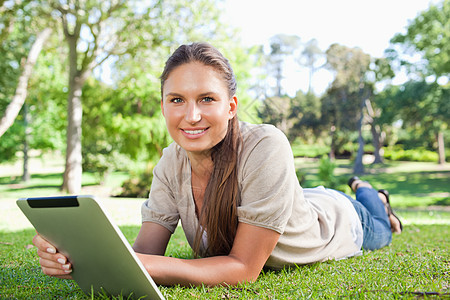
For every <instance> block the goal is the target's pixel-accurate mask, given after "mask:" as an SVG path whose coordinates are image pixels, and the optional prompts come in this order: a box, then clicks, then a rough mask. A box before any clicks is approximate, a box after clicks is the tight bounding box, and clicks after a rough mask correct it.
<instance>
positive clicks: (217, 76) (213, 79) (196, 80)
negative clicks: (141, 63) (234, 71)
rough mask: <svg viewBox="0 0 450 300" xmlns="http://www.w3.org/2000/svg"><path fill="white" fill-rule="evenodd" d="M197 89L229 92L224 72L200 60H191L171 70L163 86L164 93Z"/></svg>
mask: <svg viewBox="0 0 450 300" xmlns="http://www.w3.org/2000/svg"><path fill="white" fill-rule="evenodd" d="M196 90H203V91H202V92H205V90H209V91H211V92H216V93H218V92H224V91H226V92H228V89H227V85H226V82H225V79H224V78H223V76H222V74H221V73H220V72H219V71H218V70H217V69H215V68H214V67H211V66H207V65H204V64H202V63H199V62H190V63H187V64H183V65H181V66H178V67H176V68H175V69H173V70H172V72H170V74H169V76H168V77H167V79H166V80H165V82H164V86H163V91H164V94H166V93H170V92H179V93H181V92H187V91H196Z"/></svg>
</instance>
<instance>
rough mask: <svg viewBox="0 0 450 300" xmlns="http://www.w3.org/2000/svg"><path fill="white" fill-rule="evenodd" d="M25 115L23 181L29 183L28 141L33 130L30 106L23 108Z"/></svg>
mask: <svg viewBox="0 0 450 300" xmlns="http://www.w3.org/2000/svg"><path fill="white" fill-rule="evenodd" d="M23 108H24V110H23V114H24V120H25V122H24V123H25V137H24V139H23V174H22V181H25V182H27V181H29V180H30V172H29V168H28V140H29V136H30V133H31V129H30V127H29V123H30V115H29V114H28V105H27V104H25V105H24V106H23Z"/></svg>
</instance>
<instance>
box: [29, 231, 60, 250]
mask: <svg viewBox="0 0 450 300" xmlns="http://www.w3.org/2000/svg"><path fill="white" fill-rule="evenodd" d="M33 244H34V245H35V246H36V247H37V248H38V249H40V250H41V251H46V252H48V253H53V254H55V253H56V248H55V246H53V245H52V244H50V243H49V242H48V241H46V240H45V239H44V238H43V237H42V236H40V235H39V233H38V234H36V235H35V236H34V237H33Z"/></svg>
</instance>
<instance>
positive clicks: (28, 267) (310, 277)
mask: <svg viewBox="0 0 450 300" xmlns="http://www.w3.org/2000/svg"><path fill="white" fill-rule="evenodd" d="M296 162H297V167H298V168H301V169H302V170H303V171H304V173H305V174H306V176H305V178H306V181H305V183H304V186H315V185H317V184H320V181H319V179H318V177H317V161H316V160H307V159H297V161H296ZM2 167H3V166H2V165H0V299H90V298H88V297H86V296H85V295H84V294H83V293H82V292H81V290H80V289H79V288H78V287H77V285H76V284H75V283H74V282H72V281H65V280H58V279H54V278H50V277H47V276H44V275H43V274H42V273H41V272H40V269H39V264H38V260H37V256H36V249H35V248H34V247H32V246H31V245H30V244H31V239H32V237H33V235H34V230H33V229H32V228H30V225H29V224H28V223H27V221H26V219H24V217H23V216H21V214H20V211H18V209H17V207H16V206H15V199H17V198H20V197H26V196H32V195H53V194H58V193H60V192H59V188H58V187H59V185H60V183H61V173H60V172H47V173H38V174H35V175H33V176H32V180H31V181H30V182H29V183H27V184H23V183H20V182H19V180H18V179H17V178H18V177H17V176H12V175H10V174H5V172H3V173H2V170H5V168H2ZM9 170H11V168H9ZM366 172H367V175H365V176H363V177H362V178H363V179H366V180H369V181H370V182H371V183H372V184H373V185H374V186H375V187H377V188H387V189H389V190H390V192H391V195H392V196H391V198H392V203H393V206H394V208H398V209H397V210H396V212H397V213H398V215H399V216H400V217H401V219H402V221H403V224H404V232H403V233H402V234H401V235H395V236H394V238H393V242H392V244H391V245H390V246H389V247H386V248H383V249H381V250H378V251H374V252H365V253H364V255H363V256H359V257H354V258H351V259H347V260H341V261H329V262H324V263H317V264H313V265H308V266H299V267H298V268H291V269H285V270H282V271H277V272H275V271H271V270H264V271H263V272H262V273H261V275H260V277H259V279H258V280H257V282H255V283H252V284H244V285H240V286H237V287H214V288H210V287H198V288H182V287H161V290H162V293H163V294H164V295H165V296H166V297H167V299H309V298H313V299H322V298H328V299H336V298H351V299H360V298H362V299H386V298H387V299H399V298H402V299H417V298H425V299H436V298H450V288H449V287H450V286H449V269H450V267H449V266H450V265H449V261H450V256H449V246H450V245H449V243H450V233H449V228H450V210H449V207H450V206H449V204H450V203H449V188H448V186H449V184H450V166H449V165H446V166H444V167H439V166H437V165H435V164H432V163H398V162H396V163H389V164H385V165H382V166H377V167H369V166H367V167H366ZM350 174H351V165H350V163H349V162H348V161H345V160H342V161H338V167H337V169H336V175H337V176H338V177H340V178H341V179H342V181H345V180H346V179H347V178H348V177H349V176H350ZM14 177H15V178H14ZM126 177H127V174H124V173H115V174H112V175H111V176H110V177H109V178H108V179H107V181H106V182H105V185H103V186H98V185H97V184H96V179H95V177H94V176H92V175H90V174H86V176H84V178H83V179H84V180H83V182H84V187H83V192H84V191H87V192H89V193H90V192H92V193H93V194H96V192H99V193H101V194H104V193H105V192H107V191H112V190H114V189H115V188H117V186H120V182H121V181H123V180H124V179H125V178H126ZM343 188H344V189H345V188H346V187H345V186H344V187H343ZM347 192H348V190H347ZM105 201H107V204H108V205H107V209H108V210H110V212H111V214H112V216H113V219H115V220H116V221H117V223H118V224H119V226H120V228H121V230H122V231H123V232H124V234H125V236H126V237H127V238H128V240H129V242H130V243H132V242H133V240H134V239H135V237H136V235H137V233H138V230H139V223H140V216H139V206H140V203H141V202H142V201H143V199H115V198H111V199H108V198H106V199H105ZM124 212H126V213H124ZM166 254H167V255H171V256H175V257H181V258H191V257H192V253H191V250H190V248H189V246H188V244H187V242H186V239H185V238H184V235H183V233H182V230H181V229H180V228H179V229H178V230H177V231H176V233H175V235H174V236H173V237H172V239H171V241H170V243H169V247H168V250H167V253H166ZM95 298H96V299H97V298H98V299H102V298H105V297H101V296H100V297H95ZM119 299H120V297H119Z"/></svg>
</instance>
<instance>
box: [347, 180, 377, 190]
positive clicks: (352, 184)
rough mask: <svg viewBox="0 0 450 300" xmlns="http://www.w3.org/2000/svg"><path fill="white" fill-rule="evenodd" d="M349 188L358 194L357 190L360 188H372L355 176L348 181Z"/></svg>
mask: <svg viewBox="0 0 450 300" xmlns="http://www.w3.org/2000/svg"><path fill="white" fill-rule="evenodd" d="M348 186H349V187H350V188H351V189H352V191H353V192H356V190H357V189H359V188H360V187H368V188H371V187H372V186H371V185H370V183H368V182H367V181H363V180H361V179H359V177H357V176H353V177H352V178H350V179H349V180H348Z"/></svg>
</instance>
